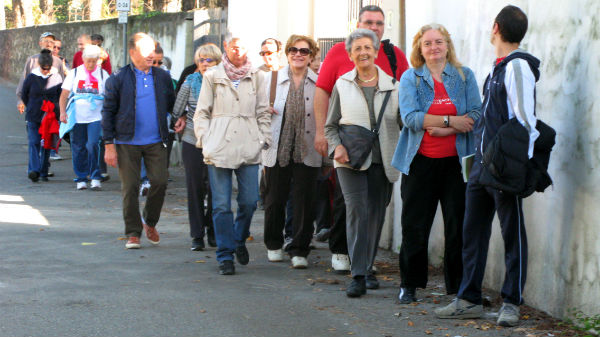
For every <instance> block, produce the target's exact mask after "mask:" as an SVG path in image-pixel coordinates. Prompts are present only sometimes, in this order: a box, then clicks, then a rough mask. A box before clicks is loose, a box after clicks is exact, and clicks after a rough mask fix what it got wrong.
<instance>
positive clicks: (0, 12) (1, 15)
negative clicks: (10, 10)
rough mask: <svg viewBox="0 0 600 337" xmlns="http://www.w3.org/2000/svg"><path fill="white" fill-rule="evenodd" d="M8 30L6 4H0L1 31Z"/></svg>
mask: <svg viewBox="0 0 600 337" xmlns="http://www.w3.org/2000/svg"><path fill="white" fill-rule="evenodd" d="M4 29H6V13H5V11H4V2H1V3H0V30H4Z"/></svg>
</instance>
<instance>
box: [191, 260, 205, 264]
mask: <svg viewBox="0 0 600 337" xmlns="http://www.w3.org/2000/svg"><path fill="white" fill-rule="evenodd" d="M194 262H196V263H206V261H204V260H196V261H194Z"/></svg>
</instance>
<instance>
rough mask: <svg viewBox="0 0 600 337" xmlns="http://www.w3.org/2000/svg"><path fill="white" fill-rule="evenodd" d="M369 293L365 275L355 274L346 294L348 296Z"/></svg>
mask: <svg viewBox="0 0 600 337" xmlns="http://www.w3.org/2000/svg"><path fill="white" fill-rule="evenodd" d="M366 293H367V287H366V285H365V277H364V276H355V277H354V278H353V279H352V283H350V285H349V286H348V288H347V289H346V296H348V297H360V296H362V295H364V294H366Z"/></svg>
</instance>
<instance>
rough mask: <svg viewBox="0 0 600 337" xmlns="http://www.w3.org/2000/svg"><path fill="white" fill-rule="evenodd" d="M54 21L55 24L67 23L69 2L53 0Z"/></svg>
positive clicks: (66, 0)
mask: <svg viewBox="0 0 600 337" xmlns="http://www.w3.org/2000/svg"><path fill="white" fill-rule="evenodd" d="M53 2H54V20H56V22H67V21H69V0H54V1H53Z"/></svg>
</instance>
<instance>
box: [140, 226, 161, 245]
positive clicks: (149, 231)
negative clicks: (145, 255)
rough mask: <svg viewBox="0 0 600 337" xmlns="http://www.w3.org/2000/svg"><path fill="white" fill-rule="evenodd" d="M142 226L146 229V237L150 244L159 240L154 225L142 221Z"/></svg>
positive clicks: (154, 243) (155, 243)
mask: <svg viewBox="0 0 600 337" xmlns="http://www.w3.org/2000/svg"><path fill="white" fill-rule="evenodd" d="M142 225H143V226H144V230H145V231H146V237H147V238H148V241H150V243H151V244H153V245H157V244H158V243H159V242H160V236H159V235H158V231H157V230H156V228H154V227H150V226H148V225H147V224H146V223H145V222H142Z"/></svg>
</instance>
